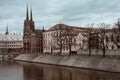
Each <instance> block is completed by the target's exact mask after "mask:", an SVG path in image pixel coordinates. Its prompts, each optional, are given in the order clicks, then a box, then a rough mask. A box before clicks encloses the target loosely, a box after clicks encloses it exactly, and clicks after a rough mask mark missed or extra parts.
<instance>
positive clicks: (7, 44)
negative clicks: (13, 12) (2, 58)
mask: <svg viewBox="0 0 120 80" xmlns="http://www.w3.org/2000/svg"><path fill="white" fill-rule="evenodd" d="M22 48H23V35H22V34H21V33H9V31H8V27H6V32H5V33H1V34H0V51H9V52H12V51H14V52H15V51H18V52H22Z"/></svg>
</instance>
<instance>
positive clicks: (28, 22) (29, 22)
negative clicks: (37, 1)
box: [24, 5, 34, 35]
mask: <svg viewBox="0 0 120 80" xmlns="http://www.w3.org/2000/svg"><path fill="white" fill-rule="evenodd" d="M31 31H34V21H33V18H32V9H31V11H30V19H29V12H28V5H27V11H26V19H25V20H24V35H25V34H26V33H30V32H31Z"/></svg>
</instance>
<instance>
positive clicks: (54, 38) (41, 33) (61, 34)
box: [23, 7, 120, 55]
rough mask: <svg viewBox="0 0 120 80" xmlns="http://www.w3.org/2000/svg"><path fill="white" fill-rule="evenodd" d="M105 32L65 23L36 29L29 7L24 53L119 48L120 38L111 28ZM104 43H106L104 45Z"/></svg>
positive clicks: (63, 52) (56, 52)
mask: <svg viewBox="0 0 120 80" xmlns="http://www.w3.org/2000/svg"><path fill="white" fill-rule="evenodd" d="M105 31H106V32H105V35H104V37H103V36H102V35H103V32H102V31H101V30H100V29H97V28H82V27H75V26H69V25H65V24H56V25H54V26H53V27H51V28H49V29H48V30H40V29H35V23H34V21H33V17H32V9H31V11H30V17H29V12H28V7H27V11H26V19H25V20H24V33H23V51H24V53H42V54H60V55H69V54H76V53H77V52H78V51H81V50H86V51H87V50H89V49H103V47H104V48H105V49H119V47H120V39H118V38H120V37H119V35H118V34H116V33H113V32H112V29H111V30H105ZM103 44H104V45H103Z"/></svg>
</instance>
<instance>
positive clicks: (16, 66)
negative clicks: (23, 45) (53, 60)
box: [0, 61, 120, 80]
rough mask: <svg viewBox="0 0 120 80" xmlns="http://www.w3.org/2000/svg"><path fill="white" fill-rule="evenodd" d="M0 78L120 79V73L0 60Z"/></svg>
mask: <svg viewBox="0 0 120 80" xmlns="http://www.w3.org/2000/svg"><path fill="white" fill-rule="evenodd" d="M0 80H120V73H111V72H103V71H95V70H87V69H78V68H70V67H62V66H53V65H45V64H37V63H26V62H11V61H1V62H0Z"/></svg>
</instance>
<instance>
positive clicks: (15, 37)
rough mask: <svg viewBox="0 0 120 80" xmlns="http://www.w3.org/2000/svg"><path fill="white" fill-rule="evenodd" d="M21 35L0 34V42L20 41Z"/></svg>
mask: <svg viewBox="0 0 120 80" xmlns="http://www.w3.org/2000/svg"><path fill="white" fill-rule="evenodd" d="M22 40H23V35H22V34H20V33H9V34H5V33H1V34H0V41H22Z"/></svg>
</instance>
